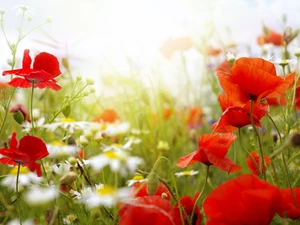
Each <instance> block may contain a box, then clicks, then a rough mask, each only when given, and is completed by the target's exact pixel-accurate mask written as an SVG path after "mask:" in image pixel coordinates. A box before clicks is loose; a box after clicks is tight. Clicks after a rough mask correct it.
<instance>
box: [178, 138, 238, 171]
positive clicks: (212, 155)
mask: <svg viewBox="0 0 300 225" xmlns="http://www.w3.org/2000/svg"><path fill="white" fill-rule="evenodd" d="M235 139H236V136H235V135H234V134H233V133H226V134H204V135H202V136H201V137H200V138H199V140H198V145H199V148H198V150H197V151H195V152H192V153H191V154H188V155H186V156H183V157H181V158H179V159H178V163H177V166H179V167H181V168H184V167H186V166H189V165H192V164H194V163H196V162H201V163H203V164H205V165H207V166H210V165H214V166H215V167H217V168H219V169H220V170H223V171H226V172H228V173H230V172H239V171H240V170H241V167H240V166H238V165H236V164H235V163H234V162H232V161H231V160H230V159H228V158H226V157H225V156H226V154H227V152H228V148H229V147H230V145H231V144H232V142H233V141H234V140H235Z"/></svg>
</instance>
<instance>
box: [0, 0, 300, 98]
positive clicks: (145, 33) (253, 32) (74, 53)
mask: <svg viewBox="0 0 300 225" xmlns="http://www.w3.org/2000/svg"><path fill="white" fill-rule="evenodd" d="M23 4H26V6H28V8H29V11H28V12H29V13H28V15H29V16H30V19H32V20H31V21H29V22H26V24H25V25H24V30H30V29H32V28H33V27H36V26H37V25H39V24H41V23H43V22H44V21H45V20H46V18H47V17H48V16H50V17H51V18H52V22H51V23H48V24H45V25H43V26H42V27H41V28H39V29H37V30H35V31H34V32H33V33H31V34H30V35H28V37H26V38H25V39H24V41H22V42H21V44H20V46H19V49H18V51H19V53H18V57H19V65H20V60H21V58H22V55H23V50H24V49H25V48H29V49H31V54H32V56H34V55H35V54H36V53H38V52H41V51H47V52H50V53H52V54H55V55H56V56H57V57H59V58H60V59H62V58H65V59H67V60H68V62H69V65H70V67H71V68H72V73H73V74H74V75H77V74H80V75H82V76H86V77H91V78H93V79H95V80H96V85H97V87H98V88H97V89H98V90H100V89H101V88H103V83H105V82H107V81H108V80H112V78H113V77H114V76H116V75H117V76H119V75H120V76H125V77H126V76H132V74H138V75H139V76H141V77H143V79H145V80H148V81H149V80H151V82H152V83H156V81H154V80H153V79H155V78H154V77H156V78H157V79H158V80H159V81H160V82H163V83H164V84H166V85H170V86H171V87H172V85H174V84H175V83H176V82H177V85H179V86H180V84H181V83H182V81H180V79H181V78H182V76H190V80H192V81H195V82H196V83H197V82H198V80H197V79H198V78H199V77H200V76H201V73H202V72H201V71H202V70H203V68H207V67H209V66H212V67H213V66H214V65H211V64H213V63H214V62H212V61H210V62H207V61H206V60H203V53H207V52H211V51H212V53H213V51H214V50H218V49H224V46H227V47H228V46H235V47H236V48H238V50H237V49H235V50H234V51H235V52H238V54H239V55H244V56H257V55H259V54H260V53H261V47H260V46H259V45H258V44H257V37H258V36H259V35H261V34H262V32H263V25H265V26H267V27H268V28H270V29H272V30H274V31H276V32H279V33H283V31H284V29H285V27H286V26H291V27H292V28H293V29H297V28H299V26H300V14H299V13H298V10H299V8H300V1H297V0H286V1H283V0H277V1H271V0H253V1H252V0H226V1H224V0H211V1H206V0H188V1H181V0H163V1H161V0H127V1H122V0H64V1H60V0H51V1H46V0H27V1H21V0H14V1H4V0H2V1H0V8H3V9H4V10H5V11H6V13H5V15H4V28H5V31H6V34H7V36H8V38H9V39H10V40H14V39H16V38H17V29H18V26H19V25H20V20H21V18H20V17H21V15H20V12H19V11H20V9H19V6H20V5H23ZM295 43H296V44H294V47H295V48H296V47H298V46H297V45H298V43H299V41H296V42H295ZM174 45H176V47H174ZM178 45H179V47H178ZM178 48H179V51H177V50H178ZM226 49H228V48H226ZM0 50H1V53H0V68H1V69H2V70H4V69H8V68H9V67H8V65H7V63H6V61H7V59H8V57H9V56H10V52H9V49H8V47H7V45H6V42H5V39H4V37H3V35H2V34H1V35H0ZM224 53H225V52H222V54H220V55H219V56H216V57H217V59H216V60H217V62H216V63H215V64H217V63H220V62H221V61H222V60H223V59H224V58H225V54H224ZM212 55H213V54H212ZM214 60H215V59H214ZM178 71H180V72H178ZM183 71H184V74H183ZM98 80H99V81H98ZM100 92H101V90H100ZM102 94H103V93H102Z"/></svg>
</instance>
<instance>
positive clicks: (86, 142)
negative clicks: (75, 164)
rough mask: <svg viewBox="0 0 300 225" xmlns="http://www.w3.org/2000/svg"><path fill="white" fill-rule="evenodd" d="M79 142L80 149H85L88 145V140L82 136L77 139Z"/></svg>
mask: <svg viewBox="0 0 300 225" xmlns="http://www.w3.org/2000/svg"><path fill="white" fill-rule="evenodd" d="M79 141H80V144H81V145H82V147H86V146H87V145H88V144H89V140H88V139H87V138H86V137H85V136H84V135H81V136H80V137H79Z"/></svg>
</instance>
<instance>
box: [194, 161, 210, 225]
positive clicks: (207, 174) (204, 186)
mask: <svg viewBox="0 0 300 225" xmlns="http://www.w3.org/2000/svg"><path fill="white" fill-rule="evenodd" d="M208 177H209V166H206V175H205V181H204V185H203V187H202V189H201V191H200V194H199V195H198V197H197V198H196V200H195V202H194V207H193V211H192V214H191V217H190V224H193V217H194V213H195V209H196V207H197V202H198V201H199V199H200V198H201V196H202V194H203V192H204V190H205V188H206V185H207V181H208Z"/></svg>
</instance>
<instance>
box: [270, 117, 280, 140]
mask: <svg viewBox="0 0 300 225" xmlns="http://www.w3.org/2000/svg"><path fill="white" fill-rule="evenodd" d="M267 116H268V118H269V119H270V121H271V123H272V124H273V126H274V127H275V129H276V131H277V134H278V136H279V140H280V144H282V137H281V134H280V131H279V129H278V127H277V125H276V123H275V121H274V120H273V118H272V117H271V116H270V115H269V114H267Z"/></svg>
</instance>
